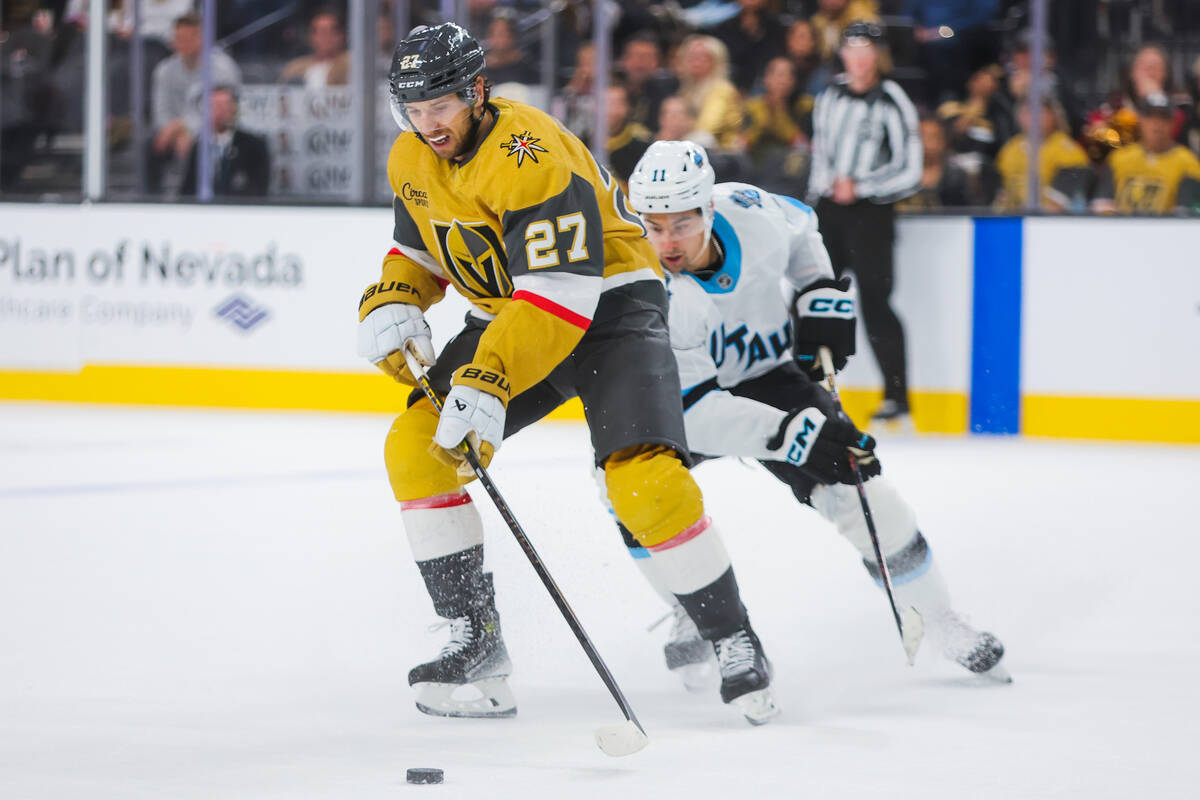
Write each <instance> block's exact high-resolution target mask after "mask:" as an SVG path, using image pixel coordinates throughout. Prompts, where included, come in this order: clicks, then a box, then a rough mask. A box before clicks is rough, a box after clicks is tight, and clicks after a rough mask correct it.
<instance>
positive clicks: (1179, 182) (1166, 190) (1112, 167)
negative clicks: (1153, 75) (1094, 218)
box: [1092, 94, 1200, 214]
mask: <svg viewBox="0 0 1200 800" xmlns="http://www.w3.org/2000/svg"><path fill="white" fill-rule="evenodd" d="M1174 124H1175V106H1174V105H1172V103H1171V101H1170V100H1168V99H1167V96H1166V95H1164V94H1151V95H1147V96H1146V97H1145V98H1143V99H1142V102H1141V104H1140V106H1139V108H1138V128H1139V130H1140V132H1141V141H1140V142H1135V143H1133V144H1130V145H1126V146H1125V147H1122V148H1121V149H1120V150H1117V151H1116V152H1115V153H1113V154H1112V155H1111V156H1109V159H1108V163H1107V164H1106V165H1105V166H1104V169H1103V171H1102V173H1101V176H1100V185H1099V188H1098V189H1097V190H1096V198H1095V199H1094V200H1093V201H1092V210H1093V211H1095V212H1096V213H1100V214H1112V213H1117V214H1170V213H1173V212H1174V211H1175V210H1176V208H1178V207H1180V206H1192V205H1195V203H1196V200H1195V198H1197V197H1200V159H1197V158H1196V156H1195V154H1193V153H1192V151H1190V150H1188V149H1187V148H1186V147H1184V146H1183V145H1180V144H1177V143H1176V142H1175V140H1174V139H1172V138H1171V129H1172V126H1173V125H1174ZM1181 195H1182V196H1184V197H1185V198H1191V199H1185V200H1184V201H1183V202H1181Z"/></svg>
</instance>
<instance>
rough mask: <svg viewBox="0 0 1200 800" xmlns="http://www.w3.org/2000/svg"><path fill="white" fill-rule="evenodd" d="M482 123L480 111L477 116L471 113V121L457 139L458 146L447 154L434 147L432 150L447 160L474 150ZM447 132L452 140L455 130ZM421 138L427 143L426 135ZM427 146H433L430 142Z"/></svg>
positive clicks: (455, 159) (456, 158)
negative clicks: (460, 137) (460, 138)
mask: <svg viewBox="0 0 1200 800" xmlns="http://www.w3.org/2000/svg"><path fill="white" fill-rule="evenodd" d="M482 123H483V113H480V115H479V116H478V117H477V116H475V115H474V114H471V121H470V122H469V123H468V124H467V130H466V132H465V133H464V134H463V137H462V140H461V141H459V143H458V146H457V147H455V148H454V150H453V151H452V152H451V153H450V154H449V155H442V154H441V153H440V152H438V151H437V150H436V148H435V149H434V152H437V154H438V155H439V156H440V157H441V158H444V159H446V160H447V161H457V160H458V159H460V158H462V157H463V156H465V155H467V154H468V153H470V152H471V151H472V150H474V149H475V147H476V146H477V145H478V140H479V126H480V125H481V124H482ZM448 133H449V134H450V137H451V140H453V138H454V134H455V132H454V131H453V130H448ZM423 138H424V139H425V143H426V144H429V140H428V137H423ZM434 138H437V137H434ZM429 146H430V147H431V148H433V145H432V144H429Z"/></svg>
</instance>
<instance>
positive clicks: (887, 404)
mask: <svg viewBox="0 0 1200 800" xmlns="http://www.w3.org/2000/svg"><path fill="white" fill-rule="evenodd" d="M870 425H871V428H872V430H875V429H879V430H885V431H887V432H889V433H903V434H909V433H914V432H915V431H916V428H914V427H913V421H912V414H911V413H909V410H908V405H907V404H905V403H899V402H897V401H895V400H884V401H883V402H882V403H880V404H879V408H877V409H875V412H874V413H872V414H871V422H870Z"/></svg>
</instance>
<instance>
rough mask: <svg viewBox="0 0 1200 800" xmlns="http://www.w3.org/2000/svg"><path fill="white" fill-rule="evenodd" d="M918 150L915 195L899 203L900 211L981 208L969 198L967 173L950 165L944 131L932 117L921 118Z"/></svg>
mask: <svg viewBox="0 0 1200 800" xmlns="http://www.w3.org/2000/svg"><path fill="white" fill-rule="evenodd" d="M921 146H922V147H923V148H924V149H925V164H924V166H923V167H922V169H921V185H920V188H918V189H917V193H916V194H914V195H912V196H911V197H908V198H906V199H904V200H901V201H900V202H899V203H897V204H896V207H897V208H898V209H899V210H901V211H920V210H931V209H936V208H953V207H955V206H968V205H982V204H981V203H979V202H977V201H976V200H974V199H973V198H972V197H971V183H970V180H969V178H968V176H967V173H966V172H965V171H964V170H963V169H962V168H961V167H958V166H956V165H955V164H954V162H952V161H951V160H950V158H949V150H948V149H947V147H946V129H945V128H944V127H942V123H941V122H940V121H939V120H938V119H937V118H936V117H922V118H921Z"/></svg>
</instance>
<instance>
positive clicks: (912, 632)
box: [900, 606, 925, 667]
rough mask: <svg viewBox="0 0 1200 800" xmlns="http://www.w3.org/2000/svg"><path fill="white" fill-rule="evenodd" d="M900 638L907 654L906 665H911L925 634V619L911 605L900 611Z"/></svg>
mask: <svg viewBox="0 0 1200 800" xmlns="http://www.w3.org/2000/svg"><path fill="white" fill-rule="evenodd" d="M900 628H901V631H900V638H901V640H902V641H903V643H904V653H905V655H907V656H908V665H909V666H910V667H911V666H912V665H913V659H915V658H916V657H917V650H918V649H919V648H920V647H921V640H922V639H923V638H924V636H925V620H923V619H921V615H920V614H918V613H917V610H916V609H915V608H913V607H912V606H909V607H908V608H906V609H904V610H903V611H901V612H900Z"/></svg>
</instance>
